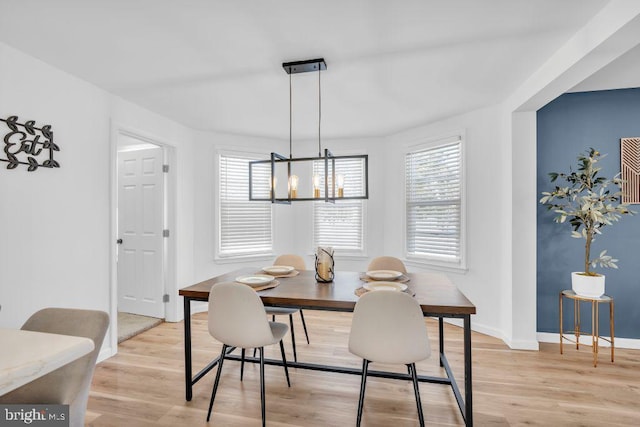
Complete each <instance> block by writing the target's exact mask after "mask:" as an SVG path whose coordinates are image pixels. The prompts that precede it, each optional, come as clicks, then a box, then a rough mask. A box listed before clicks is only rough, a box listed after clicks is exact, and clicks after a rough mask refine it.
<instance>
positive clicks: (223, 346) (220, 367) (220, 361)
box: [207, 344, 227, 422]
mask: <svg viewBox="0 0 640 427" xmlns="http://www.w3.org/2000/svg"><path fill="white" fill-rule="evenodd" d="M226 353H227V345H226V344H223V345H222V353H220V360H218V372H216V380H215V381H214V382H213V391H212V392H211V401H210V402H209V412H207V422H209V420H210V419H211V409H213V400H214V399H215V398H216V391H218V383H219V382H220V372H222V362H224V355H225V354H226Z"/></svg>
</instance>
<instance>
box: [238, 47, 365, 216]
mask: <svg viewBox="0 0 640 427" xmlns="http://www.w3.org/2000/svg"><path fill="white" fill-rule="evenodd" d="M282 68H284V70H285V72H286V73H287V74H288V75H289V157H286V156H283V155H281V154H278V153H274V152H272V153H271V156H270V158H269V159H267V160H254V161H251V162H249V200H252V201H263V202H271V203H280V204H291V202H302V201H320V200H324V201H325V202H329V203H334V202H335V201H336V200H357V199H360V200H361V199H368V198H369V156H368V155H367V154H357V155H345V156H334V155H333V154H332V153H331V151H329V149H326V148H325V149H324V153H323V151H322V145H321V134H320V125H321V122H322V96H321V85H320V73H321V71H322V70H326V69H327V64H326V63H325V61H324V58H318V59H308V60H304V61H294V62H284V63H283V64H282ZM311 71H317V72H318V156H317V157H299V158H294V157H293V155H292V150H291V148H292V84H291V75H292V74H298V73H306V72H311ZM343 159H363V162H364V194H363V195H361V196H347V197H344V196H342V195H338V196H336V160H338V161H340V160H343ZM316 161H322V162H323V163H324V197H297V196H294V194H293V193H292V189H291V185H290V183H291V176H292V175H291V164H292V163H297V162H316ZM264 164H270V167H271V177H270V181H269V182H270V197H269V198H265V197H254V194H253V184H254V182H253V181H254V179H253V168H254V166H257V165H264ZM278 164H286V167H287V183H288V184H289V185H288V190H287V197H286V198H283V197H276V189H275V184H274V183H275V182H276V179H275V178H276V165H278ZM329 177H331V188H329V179H328V178H329Z"/></svg>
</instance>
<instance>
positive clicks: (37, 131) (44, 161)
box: [0, 116, 60, 172]
mask: <svg viewBox="0 0 640 427" xmlns="http://www.w3.org/2000/svg"><path fill="white" fill-rule="evenodd" d="M0 122H4V124H5V125H6V126H7V128H8V129H9V131H8V132H7V133H5V135H4V156H3V157H0V161H2V162H5V163H8V164H7V169H15V168H17V167H18V165H26V166H28V168H27V171H29V172H33V171H35V170H36V169H38V168H39V167H44V168H59V167H60V164H59V163H58V162H57V161H56V160H54V159H53V152H54V151H60V147H58V146H57V145H56V144H54V143H53V131H52V130H51V125H45V126H42V127H40V128H38V127H36V126H35V124H36V122H35V121H34V120H29V121H27V122H25V123H18V116H10V117H7V118H6V119H0ZM39 160H40V161H39Z"/></svg>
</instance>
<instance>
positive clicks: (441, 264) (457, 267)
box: [402, 130, 468, 272]
mask: <svg viewBox="0 0 640 427" xmlns="http://www.w3.org/2000/svg"><path fill="white" fill-rule="evenodd" d="M455 141H459V143H460V186H461V189H460V241H459V244H460V259H459V260H458V261H448V260H444V259H442V257H439V256H437V255H416V254H411V253H409V251H408V242H409V236H408V232H409V228H408V225H409V224H408V223H407V219H408V218H407V215H408V210H407V207H408V203H407V184H408V176H407V165H406V159H407V155H409V154H412V153H417V152H420V151H425V150H431V149H436V148H438V147H442V146H445V145H449V144H451V143H453V142H455ZM466 165H467V162H466V135H465V131H464V130H461V131H455V132H449V133H446V134H443V135H440V136H436V137H430V138H421V139H420V140H418V141H416V142H414V143H413V144H411V145H408V146H407V147H406V149H405V150H404V152H403V153H402V168H403V171H404V174H403V186H402V195H403V199H402V203H403V213H402V227H403V228H402V236H403V242H402V250H403V254H404V257H405V259H406V260H407V262H408V264H413V265H416V266H419V267H430V268H433V269H436V270H442V271H451V272H466V271H468V268H467V215H466V210H467V209H466V207H467V202H468V201H467V182H466V175H467V171H466Z"/></svg>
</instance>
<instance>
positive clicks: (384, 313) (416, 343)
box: [349, 291, 431, 426]
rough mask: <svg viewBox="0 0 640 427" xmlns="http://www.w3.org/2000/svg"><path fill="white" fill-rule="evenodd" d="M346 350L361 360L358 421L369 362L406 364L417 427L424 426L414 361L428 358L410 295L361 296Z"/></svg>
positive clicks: (375, 293)
mask: <svg viewBox="0 0 640 427" xmlns="http://www.w3.org/2000/svg"><path fill="white" fill-rule="evenodd" d="M349 351H350V352H351V353H353V354H355V355H356V356H359V357H361V358H362V359H363V361H362V380H361V383H360V399H359V402H358V418H357V421H356V425H357V426H360V421H361V419H362V407H363V403H364V393H365V387H366V383H367V371H368V368H369V363H370V362H374V363H375V362H378V363H389V364H403V365H406V366H407V368H408V370H409V374H410V376H411V379H412V381H413V391H414V394H415V397H416V405H417V407H418V418H419V420H420V426H424V416H423V414H422V404H421V402H420V390H419V387H418V375H417V373H416V362H419V361H421V360H424V359H426V358H428V357H429V356H430V355H431V346H430V344H429V337H428V335H427V327H426V325H425V322H424V317H423V314H422V310H421V308H420V304H418V302H417V301H416V300H415V299H414V298H413V297H412V296H410V295H409V294H407V293H404V292H397V291H370V292H367V293H366V294H364V295H362V296H361V297H360V299H359V300H358V302H357V303H356V306H355V309H354V312H353V321H352V324H351V332H350V334H349Z"/></svg>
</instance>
